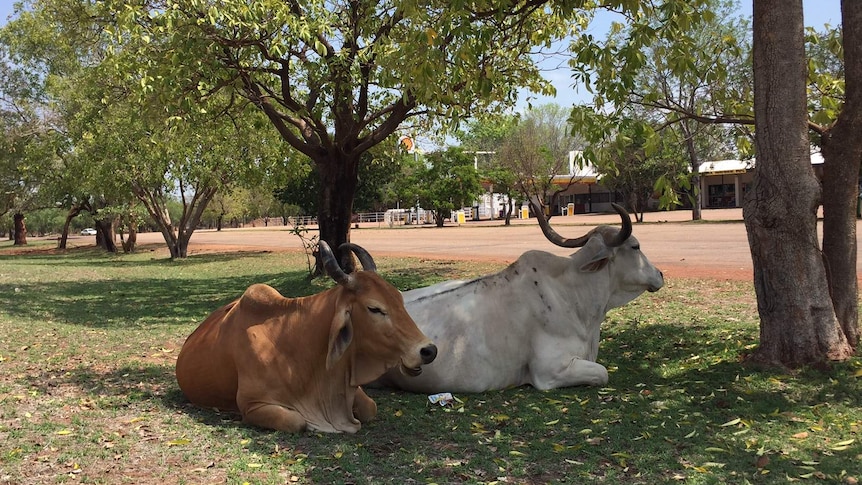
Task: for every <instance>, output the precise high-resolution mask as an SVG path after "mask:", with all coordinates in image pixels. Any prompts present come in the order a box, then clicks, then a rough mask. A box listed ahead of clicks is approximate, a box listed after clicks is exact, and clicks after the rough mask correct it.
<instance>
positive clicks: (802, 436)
mask: <svg viewBox="0 0 862 485" xmlns="http://www.w3.org/2000/svg"><path fill="white" fill-rule="evenodd" d="M791 438H794V439H797V440H804V439H805V438H808V431H803V432H801V433H796V434H795V435H793V436H791Z"/></svg>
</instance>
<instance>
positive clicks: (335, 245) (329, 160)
mask: <svg viewBox="0 0 862 485" xmlns="http://www.w3.org/2000/svg"><path fill="white" fill-rule="evenodd" d="M315 162H316V164H317V173H318V177H320V193H319V194H318V205H317V207H318V210H317V224H318V229H319V231H320V240H322V241H326V242H327V244H329V247H330V248H332V250H333V252H335V253H336V257H337V258H338V260H339V261H340V262H341V264H342V267H343V268H344V270H345V271H348V272H350V271H353V267H354V266H353V254H352V253H351V252H350V251H347V252H346V253H345V254H341V252H340V250H339V247H340V246H341V245H342V244H344V243H346V242H350V221H351V218H352V216H353V198H354V196H355V195H356V186H357V183H358V181H359V178H358V170H359V157H358V156H356V157H346V158H343V159H341V160H339V159H338V155H337V154H328V155H327V157H326V158H325V159H321V160H315ZM316 266H317V268H316V269H315V274H322V273H323V266H322V265H321V262H320V260H319V258H318V261H317V265H316Z"/></svg>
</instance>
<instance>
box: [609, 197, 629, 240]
mask: <svg viewBox="0 0 862 485" xmlns="http://www.w3.org/2000/svg"><path fill="white" fill-rule="evenodd" d="M611 207H613V208H614V210H615V211H617V214H619V215H620V219H622V227H620V232H618V233H617V235H616V237H614V238H613V240H611V241H608V243H607V244H608V246H609V247H612V248H613V247H617V246H622V244H623V243H624V242H626V239H628V238H629V236H631V235H632V218H631V216H630V215H629V213H628V211H626V210H625V209H624V208H623V207H622V206H620V205H617V204H614V203H611Z"/></svg>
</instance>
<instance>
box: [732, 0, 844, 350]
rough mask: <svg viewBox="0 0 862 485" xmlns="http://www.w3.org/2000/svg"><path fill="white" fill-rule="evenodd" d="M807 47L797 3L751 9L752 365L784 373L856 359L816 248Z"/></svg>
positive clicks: (763, 3) (780, 1)
mask: <svg viewBox="0 0 862 485" xmlns="http://www.w3.org/2000/svg"><path fill="white" fill-rule="evenodd" d="M803 40H804V38H803V22H802V0H754V94H755V96H754V114H755V128H756V132H757V137H756V149H757V164H756V166H755V170H754V181H753V183H752V188H751V190H750V191H749V192H748V194H747V196H746V200H745V202H744V210H743V215H744V219H745V227H746V230H747V232H748V240H749V245H750V248H751V258H752V262H753V265H754V287H755V292H756V293H757V309H758V313H759V315H760V345H759V346H758V348H757V349H756V350H755V351H754V353H753V354H752V355H751V360H752V361H753V362H757V363H763V364H768V365H781V366H787V367H799V366H802V365H806V364H816V363H823V362H824V361H826V360H839V359H845V358H847V357H849V356H850V355H851V354H852V349H851V348H850V346H849V345H848V344H847V340H846V339H845V338H844V334H843V332H842V331H841V328H840V326H839V324H838V320H837V319H836V317H835V312H834V310H833V307H832V300H831V298H830V296H829V290H828V283H827V279H826V270H825V266H824V262H823V258H822V254H821V252H820V250H819V248H818V239H817V207H818V206H819V204H820V184H819V182H818V181H817V178H816V176H815V175H814V171H813V170H812V168H811V159H810V154H809V142H808V130H807V126H808V125H807V119H808V114H807V106H806V84H805V83H806V74H807V71H806V69H807V65H806V60H805V46H804V42H803Z"/></svg>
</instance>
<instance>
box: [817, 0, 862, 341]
mask: <svg viewBox="0 0 862 485" xmlns="http://www.w3.org/2000/svg"><path fill="white" fill-rule="evenodd" d="M841 13H842V20H843V22H842V24H843V31H844V32H843V33H844V92H845V99H844V106H843V108H842V109H841V113H840V114H839V116H838V120H837V122H836V123H835V125H833V127H832V128H831V129H830V130H829V131H827V132H826V133H824V134H823V136H822V153H823V160H824V164H823V189H824V193H825V196H824V198H823V256H824V259H825V260H826V270H827V275H828V278H829V291H830V293H831V294H832V305H833V306H834V308H835V315H836V316H837V317H838V321H839V323H840V324H841V329H842V330H843V332H844V336H845V337H846V338H847V342H848V343H849V344H850V345H851V346H852V347H853V348H854V349H855V348H858V345H859V300H858V298H859V283H858V280H857V275H856V258H857V254H856V205H857V199H858V197H859V186H858V181H859V164H860V163H862V137H860V133H862V2H859V1H847V0H845V1H843V2H841Z"/></svg>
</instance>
